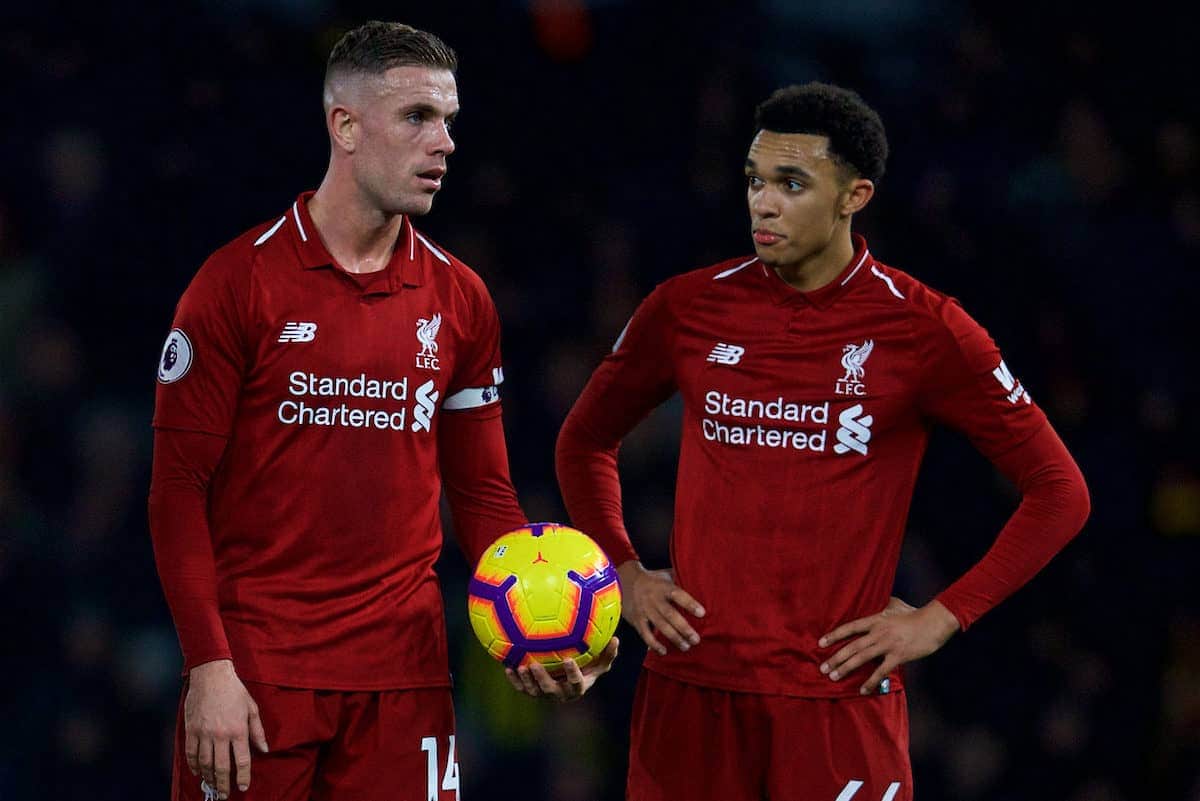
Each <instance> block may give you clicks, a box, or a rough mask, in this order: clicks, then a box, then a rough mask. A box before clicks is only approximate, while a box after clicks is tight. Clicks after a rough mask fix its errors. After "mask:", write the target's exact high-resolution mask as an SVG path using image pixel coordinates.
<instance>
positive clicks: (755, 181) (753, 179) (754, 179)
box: [746, 175, 763, 189]
mask: <svg viewBox="0 0 1200 801" xmlns="http://www.w3.org/2000/svg"><path fill="white" fill-rule="evenodd" d="M746 183H747V185H749V187H750V188H751V189H760V188H762V185H763V179H762V178H759V177H758V176H757V175H747V176H746Z"/></svg>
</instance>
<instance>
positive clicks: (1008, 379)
mask: <svg viewBox="0 0 1200 801" xmlns="http://www.w3.org/2000/svg"><path fill="white" fill-rule="evenodd" d="M992 375H994V376H995V377H996V380H997V381H999V382H1000V386H1002V387H1004V389H1005V390H1006V391H1007V392H1008V402H1009V403H1012V404H1015V403H1016V402H1017V401H1019V400H1023V401H1025V402H1026V403H1033V399H1032V398H1030V397H1029V393H1028V392H1026V391H1025V387H1023V386H1021V382H1020V381H1018V380H1017V379H1015V378H1013V374H1012V373H1011V372H1009V370H1008V365H1007V364H1005V363H1004V360H1003V359H1001V360H1000V366H999V367H997V368H996V369H995V370H993V371H992Z"/></svg>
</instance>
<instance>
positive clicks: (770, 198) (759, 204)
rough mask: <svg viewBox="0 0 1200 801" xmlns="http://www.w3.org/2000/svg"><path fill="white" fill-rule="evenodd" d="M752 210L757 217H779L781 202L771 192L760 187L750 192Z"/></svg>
mask: <svg viewBox="0 0 1200 801" xmlns="http://www.w3.org/2000/svg"><path fill="white" fill-rule="evenodd" d="M750 212H751V214H752V215H753V216H754V218H755V219H767V218H771V217H778V216H779V203H778V202H777V199H776V198H775V196H774V195H773V194H772V193H771V192H769V191H767V190H766V189H760V190H759V191H757V192H752V193H751V194H750Z"/></svg>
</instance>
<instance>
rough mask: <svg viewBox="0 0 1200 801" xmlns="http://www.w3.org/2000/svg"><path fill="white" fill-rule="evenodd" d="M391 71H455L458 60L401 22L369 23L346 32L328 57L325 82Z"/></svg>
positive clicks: (435, 41) (442, 45)
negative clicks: (339, 75)
mask: <svg viewBox="0 0 1200 801" xmlns="http://www.w3.org/2000/svg"><path fill="white" fill-rule="evenodd" d="M393 67H432V68H434V69H444V70H450V72H455V71H456V70H457V69H458V56H457V55H455V53H454V51H453V50H452V49H451V48H450V47H449V46H448V45H447V44H446V43H445V42H443V41H442V40H441V39H439V38H438V37H436V36H434V35H433V34H432V33H428V32H426V31H422V30H418V29H417V28H414V27H412V26H411V25H405V24H403V23H401V22H381V21H379V20H371V21H370V22H365V23H363V24H362V25H359V26H358V27H357V28H354V29H353V30H351V31H347V32H346V34H345V35H344V36H342V38H341V39H339V40H338V42H337V44H335V45H334V46H333V50H332V51H330V53H329V63H328V64H327V65H326V67H325V78H326V80H328V79H329V78H330V77H332V76H333V75H334V74H336V73H341V72H360V73H366V74H368V75H377V74H379V73H382V72H387V71H388V70H390V69H392V68H393Z"/></svg>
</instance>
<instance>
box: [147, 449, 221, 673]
mask: <svg viewBox="0 0 1200 801" xmlns="http://www.w3.org/2000/svg"><path fill="white" fill-rule="evenodd" d="M224 451H225V439H224V438H222V437H214V436H212V435H210V434H198V433H193V432H187V431H171V430H163V429H160V430H158V431H156V432H155V434H154V466H153V468H152V472H151V478H150V502H149V513H150V537H151V540H152V541H153V543H154V561H155V564H156V565H157V566H158V576H159V579H160V580H161V581H162V587H163V594H164V595H165V596H166V598H167V606H169V607H170V609H171V615H172V617H174V619H175V630H176V632H178V634H179V644H180V646H181V647H182V648H183V664H184V671H185V672H186V671H188V670H191V669H192V668H193V667H195V666H196V665H201V664H204V663H205V662H211V661H213V660H214V659H229V658H230V657H231V654H230V651H229V643H228V641H226V639H225V627H224V625H223V624H222V623H221V615H220V609H219V606H218V603H217V571H216V563H215V562H214V560H213V548H212V539H211V535H210V534H209V530H208V514H207V506H208V484H209V481H210V480H211V479H212V475H213V472H214V471H215V470H216V469H217V464H218V463H219V462H220V461H221V454H222V453H223V452H224Z"/></svg>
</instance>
